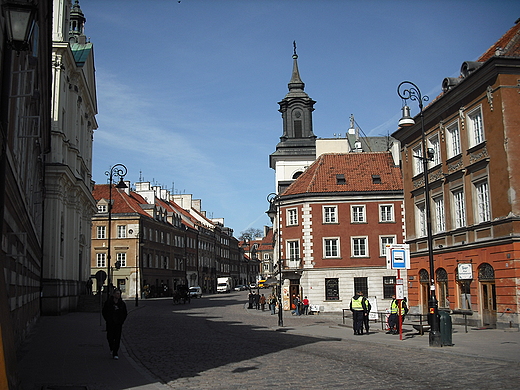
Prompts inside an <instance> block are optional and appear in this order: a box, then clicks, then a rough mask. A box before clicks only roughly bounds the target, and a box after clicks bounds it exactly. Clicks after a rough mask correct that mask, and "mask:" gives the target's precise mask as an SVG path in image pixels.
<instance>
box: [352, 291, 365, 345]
mask: <svg viewBox="0 0 520 390" xmlns="http://www.w3.org/2000/svg"><path fill="white" fill-rule="evenodd" d="M367 303H368V301H367V299H366V298H365V297H364V296H363V292H362V291H358V292H357V293H356V295H354V296H353V297H352V299H351V300H350V311H351V312H352V324H353V327H354V334H355V335H361V334H363V318H364V316H365V313H367V308H368V306H367ZM367 315H368V314H367Z"/></svg>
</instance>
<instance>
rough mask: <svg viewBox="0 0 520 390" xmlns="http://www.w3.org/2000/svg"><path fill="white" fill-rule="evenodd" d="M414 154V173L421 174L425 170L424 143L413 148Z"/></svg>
mask: <svg viewBox="0 0 520 390" xmlns="http://www.w3.org/2000/svg"><path fill="white" fill-rule="evenodd" d="M412 154H413V167H414V170H413V174H414V176H415V175H419V174H420V173H423V172H424V169H423V162H422V145H419V146H416V147H415V148H413V149H412Z"/></svg>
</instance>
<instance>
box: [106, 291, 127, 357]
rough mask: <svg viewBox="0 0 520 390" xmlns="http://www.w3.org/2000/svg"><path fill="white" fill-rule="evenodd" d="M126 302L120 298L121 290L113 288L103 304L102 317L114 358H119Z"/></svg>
mask: <svg viewBox="0 0 520 390" xmlns="http://www.w3.org/2000/svg"><path fill="white" fill-rule="evenodd" d="M126 316H127V311H126V304H125V302H124V301H123V300H122V299H121V290H119V289H115V290H114V291H113V292H112V294H111V295H110V297H108V299H107V301H106V302H105V305H104V306H103V318H104V319H105V321H106V324H107V340H108V345H109V347H110V352H111V353H112V356H113V358H114V359H119V356H118V352H119V345H120V344H121V332H122V330H123V323H124V322H125V320H126Z"/></svg>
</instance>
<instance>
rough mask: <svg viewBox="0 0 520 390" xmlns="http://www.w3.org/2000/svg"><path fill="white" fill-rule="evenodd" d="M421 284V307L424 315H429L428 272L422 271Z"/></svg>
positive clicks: (420, 275)
mask: <svg viewBox="0 0 520 390" xmlns="http://www.w3.org/2000/svg"><path fill="white" fill-rule="evenodd" d="M419 283H420V285H421V291H420V292H419V305H420V308H419V309H420V311H421V312H422V314H428V300H429V299H430V276H429V274H428V271H426V270H425V269H421V270H420V271H419Z"/></svg>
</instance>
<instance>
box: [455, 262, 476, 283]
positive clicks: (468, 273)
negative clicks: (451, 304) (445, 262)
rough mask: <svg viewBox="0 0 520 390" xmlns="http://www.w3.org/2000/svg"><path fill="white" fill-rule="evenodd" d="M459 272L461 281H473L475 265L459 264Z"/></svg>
mask: <svg viewBox="0 0 520 390" xmlns="http://www.w3.org/2000/svg"><path fill="white" fill-rule="evenodd" d="M457 271H458V274H459V280H461V279H465V280H468V279H473V264H471V263H459V264H457Z"/></svg>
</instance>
